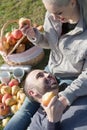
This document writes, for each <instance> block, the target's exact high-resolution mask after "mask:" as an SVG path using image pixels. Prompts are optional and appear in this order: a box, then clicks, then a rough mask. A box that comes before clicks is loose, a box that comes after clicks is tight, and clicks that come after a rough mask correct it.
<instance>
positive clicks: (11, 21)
mask: <svg viewBox="0 0 87 130" xmlns="http://www.w3.org/2000/svg"><path fill="white" fill-rule="evenodd" d="M12 23H18V20H10V21H7V22H6V23H5V24H4V25H3V27H2V29H1V34H0V35H1V43H2V46H3V47H4V45H3V36H4V30H5V29H6V27H7V26H8V25H9V24H12ZM25 37H26V36H23V37H22V38H21V39H20V40H19V41H18V42H17V43H16V44H15V46H14V47H13V48H12V50H11V51H10V52H9V53H8V54H7V55H11V54H12V53H13V52H14V51H15V49H16V48H17V47H18V46H19V44H20V43H21V42H22V41H23V39H24V38H25ZM4 50H5V48H4ZM5 51H6V50H5Z"/></svg>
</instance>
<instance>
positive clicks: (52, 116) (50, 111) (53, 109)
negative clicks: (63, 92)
mask: <svg viewBox="0 0 87 130" xmlns="http://www.w3.org/2000/svg"><path fill="white" fill-rule="evenodd" d="M43 108H44V110H45V111H46V113H47V118H48V120H49V121H50V122H58V121H60V119H61V117H62V114H63V111H64V109H65V106H64V105H63V103H62V102H61V101H59V100H58V97H56V96H55V97H53V98H52V99H51V101H50V103H49V104H48V106H47V107H44V106H43Z"/></svg>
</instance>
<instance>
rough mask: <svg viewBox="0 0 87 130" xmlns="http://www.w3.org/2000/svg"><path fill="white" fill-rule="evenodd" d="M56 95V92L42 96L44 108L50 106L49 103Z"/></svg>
mask: <svg viewBox="0 0 87 130" xmlns="http://www.w3.org/2000/svg"><path fill="white" fill-rule="evenodd" d="M55 95H56V94H55V93H54V92H47V93H45V94H44V95H43V96H42V104H43V105H44V106H48V104H49V102H50V101H51V99H52V98H53V97H54V96H55Z"/></svg>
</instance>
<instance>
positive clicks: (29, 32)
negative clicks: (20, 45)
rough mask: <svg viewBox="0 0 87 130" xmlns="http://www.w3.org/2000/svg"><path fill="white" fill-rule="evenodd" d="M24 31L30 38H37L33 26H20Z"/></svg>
mask: <svg viewBox="0 0 87 130" xmlns="http://www.w3.org/2000/svg"><path fill="white" fill-rule="evenodd" d="M20 29H21V31H22V33H23V34H24V35H25V36H27V37H28V38H29V39H32V40H34V39H35V32H34V29H33V27H32V26H30V27H29V26H28V25H25V26H23V27H22V28H20Z"/></svg>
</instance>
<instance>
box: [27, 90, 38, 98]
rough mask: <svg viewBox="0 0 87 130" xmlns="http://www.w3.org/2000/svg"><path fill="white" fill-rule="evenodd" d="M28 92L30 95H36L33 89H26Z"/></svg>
mask: <svg viewBox="0 0 87 130" xmlns="http://www.w3.org/2000/svg"><path fill="white" fill-rule="evenodd" d="M28 94H29V95H30V96H32V97H34V96H35V95H36V93H35V92H34V91H33V90H28Z"/></svg>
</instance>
